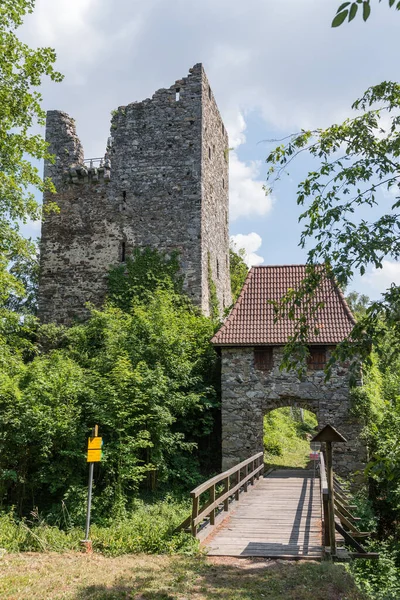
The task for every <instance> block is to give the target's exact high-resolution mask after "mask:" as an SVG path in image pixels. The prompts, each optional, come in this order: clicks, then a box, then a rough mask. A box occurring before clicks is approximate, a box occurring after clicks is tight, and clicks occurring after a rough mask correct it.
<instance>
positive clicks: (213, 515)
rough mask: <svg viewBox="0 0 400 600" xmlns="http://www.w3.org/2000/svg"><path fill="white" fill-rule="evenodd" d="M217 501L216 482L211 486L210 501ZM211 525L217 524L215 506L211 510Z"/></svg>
mask: <svg viewBox="0 0 400 600" xmlns="http://www.w3.org/2000/svg"><path fill="white" fill-rule="evenodd" d="M213 502H215V484H214V485H212V486H211V487H210V503H211V504H212V503H213ZM210 525H215V508H213V509H212V511H211V512H210Z"/></svg>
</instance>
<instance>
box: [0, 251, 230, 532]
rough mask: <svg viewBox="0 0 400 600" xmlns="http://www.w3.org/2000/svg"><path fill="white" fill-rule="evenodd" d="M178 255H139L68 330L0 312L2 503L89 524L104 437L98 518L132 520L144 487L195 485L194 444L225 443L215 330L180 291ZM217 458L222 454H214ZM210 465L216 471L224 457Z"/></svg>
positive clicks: (95, 516) (24, 512)
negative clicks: (98, 441)
mask: <svg viewBox="0 0 400 600" xmlns="http://www.w3.org/2000/svg"><path fill="white" fill-rule="evenodd" d="M181 284H182V282H181V280H180V278H179V275H178V269H177V263H176V258H175V257H172V258H169V259H166V258H164V257H162V256H160V255H159V254H158V253H156V252H155V251H151V250H146V251H144V252H136V253H135V255H134V256H133V258H132V260H129V261H128V262H127V265H126V269H125V270H124V269H122V268H119V269H116V270H114V271H112V272H111V274H110V294H109V299H108V302H107V304H106V306H105V307H104V308H103V309H102V310H95V309H92V312H91V317H90V318H89V320H88V321H87V322H85V323H77V324H75V325H73V326H72V327H70V328H65V327H56V326H55V325H42V326H38V325H36V324H35V323H34V322H31V321H29V322H28V320H25V321H23V322H22V321H21V320H18V319H16V318H15V315H14V314H10V313H7V312H4V313H3V319H2V324H1V329H0V345H1V350H0V356H1V358H0V361H1V363H2V364H1V366H2V369H1V371H0V413H1V415H2V421H1V423H0V473H1V475H0V503H1V506H2V507H3V508H7V507H9V506H14V507H15V511H16V514H18V515H20V516H23V515H27V514H29V512H30V511H31V510H33V509H34V510H36V507H38V510H39V512H40V513H41V514H44V515H46V519H47V521H48V522H50V523H54V524H56V523H57V524H61V525H62V526H63V518H62V513H63V510H62V508H63V507H66V509H67V510H68V511H69V514H70V517H71V519H72V521H73V522H74V524H76V525H82V524H83V522H84V511H85V496H86V485H87V464H86V457H85V453H86V444H87V437H88V435H89V434H90V431H91V428H92V427H93V426H94V424H96V423H97V424H98V425H99V428H100V434H101V435H102V436H103V438H104V460H103V461H102V463H101V464H100V465H96V468H95V494H94V504H93V519H94V522H97V523H101V522H102V520H103V519H104V517H105V516H108V515H113V516H115V517H116V516H118V518H125V517H126V515H130V514H132V513H131V508H132V501H133V500H134V499H135V498H136V497H137V495H138V492H139V491H140V490H141V489H143V487H147V488H150V489H153V490H154V489H155V488H159V487H160V486H161V487H163V486H166V485H167V484H168V486H173V487H174V489H175V490H179V488H184V489H186V490H187V489H190V488H191V487H193V486H194V485H196V484H197V483H198V482H199V481H200V479H201V478H203V477H204V475H203V474H202V473H201V469H202V465H201V464H200V458H199V456H200V454H199V453H198V452H197V447H198V445H199V443H200V444H201V443H202V440H206V439H207V444H205V445H206V446H207V445H210V447H211V449H212V448H213V445H212V444H215V448H218V446H219V444H218V432H214V435H212V434H213V428H214V414H215V411H216V410H217V409H218V397H217V392H216V386H215V385H214V383H215V379H216V373H217V357H216V354H215V352H214V349H213V348H212V346H211V345H210V343H209V340H210V339H211V337H212V335H213V333H214V328H215V324H213V323H212V322H211V321H210V319H208V318H206V317H204V316H202V315H201V314H200V313H199V311H198V310H197V309H195V308H194V307H193V306H192V305H191V303H190V301H189V300H188V298H187V297H186V296H185V295H184V294H183V293H182V291H181ZM211 455H212V456H213V457H217V459H218V452H214V451H212V452H211ZM212 466H214V468H215V469H218V467H219V465H218V463H217V462H215V463H214V465H211V467H212Z"/></svg>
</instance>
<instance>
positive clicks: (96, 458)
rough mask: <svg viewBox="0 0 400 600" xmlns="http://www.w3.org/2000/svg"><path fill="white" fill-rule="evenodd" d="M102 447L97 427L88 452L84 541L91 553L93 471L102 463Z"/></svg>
mask: <svg viewBox="0 0 400 600" xmlns="http://www.w3.org/2000/svg"><path fill="white" fill-rule="evenodd" d="M102 446H103V438H101V437H99V427H98V425H95V427H94V429H93V431H92V437H90V438H89V439H88V452H87V462H88V463H89V484H88V499H87V512H86V528H85V539H84V540H83V543H84V545H85V546H86V549H87V551H88V552H91V546H92V543H91V541H90V540H89V529H90V510H91V506H92V488H93V469H94V463H95V462H100V461H101V458H102V450H101V449H102Z"/></svg>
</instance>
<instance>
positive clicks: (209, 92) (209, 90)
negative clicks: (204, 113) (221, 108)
mask: <svg viewBox="0 0 400 600" xmlns="http://www.w3.org/2000/svg"><path fill="white" fill-rule="evenodd" d="M208 97H209V98H210V100H211V86H208Z"/></svg>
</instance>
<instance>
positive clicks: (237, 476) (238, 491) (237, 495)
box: [235, 469, 240, 502]
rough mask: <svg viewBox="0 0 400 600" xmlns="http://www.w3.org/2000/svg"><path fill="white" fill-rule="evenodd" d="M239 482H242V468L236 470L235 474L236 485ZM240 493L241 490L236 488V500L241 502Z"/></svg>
mask: <svg viewBox="0 0 400 600" xmlns="http://www.w3.org/2000/svg"><path fill="white" fill-rule="evenodd" d="M239 483H240V469H239V470H238V471H237V472H236V475H235V486H236V485H238V484H239ZM239 493H240V490H239V489H238V490H236V492H235V500H236V502H239Z"/></svg>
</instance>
